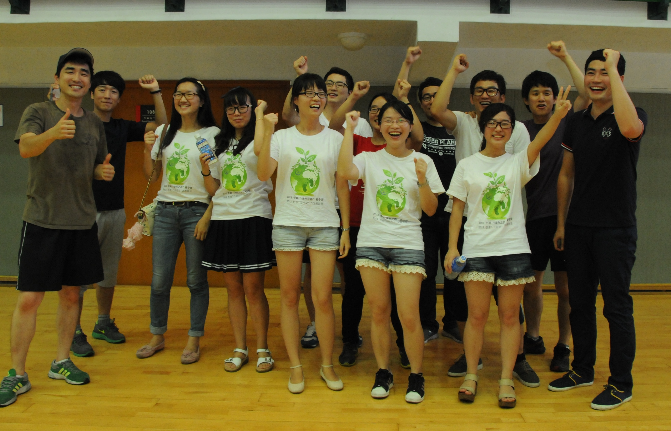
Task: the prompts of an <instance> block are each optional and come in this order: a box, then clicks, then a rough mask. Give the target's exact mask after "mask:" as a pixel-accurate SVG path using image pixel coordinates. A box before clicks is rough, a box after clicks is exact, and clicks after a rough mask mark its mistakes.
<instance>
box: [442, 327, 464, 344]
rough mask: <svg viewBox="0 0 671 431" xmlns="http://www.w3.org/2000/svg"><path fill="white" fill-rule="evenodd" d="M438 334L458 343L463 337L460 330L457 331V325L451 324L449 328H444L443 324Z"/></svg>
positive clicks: (461, 342) (462, 340) (462, 341)
mask: <svg viewBox="0 0 671 431" xmlns="http://www.w3.org/2000/svg"><path fill="white" fill-rule="evenodd" d="M440 335H442V336H443V337H447V338H449V339H450V340H452V341H454V342H456V343H459V344H463V343H464V339H463V338H462V337H461V332H460V331H459V327H458V326H453V327H451V328H446V327H445V326H443V331H442V332H441V333H440Z"/></svg>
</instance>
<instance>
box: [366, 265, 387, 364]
mask: <svg viewBox="0 0 671 431" xmlns="http://www.w3.org/2000/svg"><path fill="white" fill-rule="evenodd" d="M359 272H360V273H361V279H362V281H363V286H364V288H365V289H366V298H368V305H369V306H370V314H371V322H370V340H371V343H372V344H373V353H374V354H375V360H376V361H377V366H378V368H381V369H383V370H388V369H389V346H390V341H389V340H390V336H391V330H390V328H389V325H390V316H391V295H390V293H389V274H388V273H387V272H386V271H383V270H381V269H377V268H370V267H365V266H363V267H360V268H359Z"/></svg>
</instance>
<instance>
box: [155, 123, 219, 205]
mask: <svg viewBox="0 0 671 431" xmlns="http://www.w3.org/2000/svg"><path fill="white" fill-rule="evenodd" d="M162 132H163V126H159V127H158V128H157V129H156V134H157V135H159V136H161V133H162ZM218 133H219V128H218V127H215V126H212V127H205V128H202V129H200V130H198V131H197V132H190V133H184V132H180V131H179V130H178V131H177V133H175V137H174V138H173V139H172V141H170V144H168V146H167V147H165V148H163V150H162V151H161V154H160V156H159V154H158V153H159V149H160V147H161V143H160V138H159V139H157V140H156V143H155V144H154V147H153V148H152V150H151V158H152V159H153V160H158V158H160V159H161V163H162V165H163V171H162V172H163V173H162V175H163V178H162V180H161V189H160V190H159V191H158V194H157V196H156V197H157V199H158V200H159V201H161V202H194V201H195V202H203V203H209V202H210V194H209V193H208V192H207V189H206V188H205V181H203V174H202V171H201V169H202V166H201V164H200V151H198V147H197V146H196V141H197V139H196V136H200V137H201V138H205V139H207V142H208V143H209V144H210V147H212V146H213V145H214V137H215V136H217V134H218ZM167 135H168V132H166V136H167ZM164 139H165V138H164Z"/></svg>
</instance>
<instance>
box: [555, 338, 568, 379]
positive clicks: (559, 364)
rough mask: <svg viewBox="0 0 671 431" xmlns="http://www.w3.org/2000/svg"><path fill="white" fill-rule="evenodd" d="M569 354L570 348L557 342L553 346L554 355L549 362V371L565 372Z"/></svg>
mask: <svg viewBox="0 0 671 431" xmlns="http://www.w3.org/2000/svg"><path fill="white" fill-rule="evenodd" d="M569 356H571V349H569V348H568V346H567V345H566V344H561V343H557V345H556V346H555V348H554V356H553V357H552V361H551V362H550V371H554V372H555V373H566V372H568V371H569V370H570V368H569Z"/></svg>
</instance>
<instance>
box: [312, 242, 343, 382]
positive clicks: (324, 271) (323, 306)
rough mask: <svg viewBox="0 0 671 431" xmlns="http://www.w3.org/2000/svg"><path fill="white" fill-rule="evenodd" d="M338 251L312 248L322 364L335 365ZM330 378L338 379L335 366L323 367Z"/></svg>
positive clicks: (313, 279)
mask: <svg viewBox="0 0 671 431" xmlns="http://www.w3.org/2000/svg"><path fill="white" fill-rule="evenodd" d="M335 260H336V251H335V250H333V251H320V250H314V249H310V261H311V262H312V264H311V266H312V293H313V297H312V298H313V300H314V306H315V311H316V314H315V324H316V325H317V336H318V337H319V349H320V350H321V354H322V365H333V342H334V340H335V313H334V312H333V272H334V271H335ZM322 370H323V371H324V375H325V376H326V378H327V379H328V380H338V379H339V377H338V375H337V374H336V372H335V370H334V369H333V367H322Z"/></svg>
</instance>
